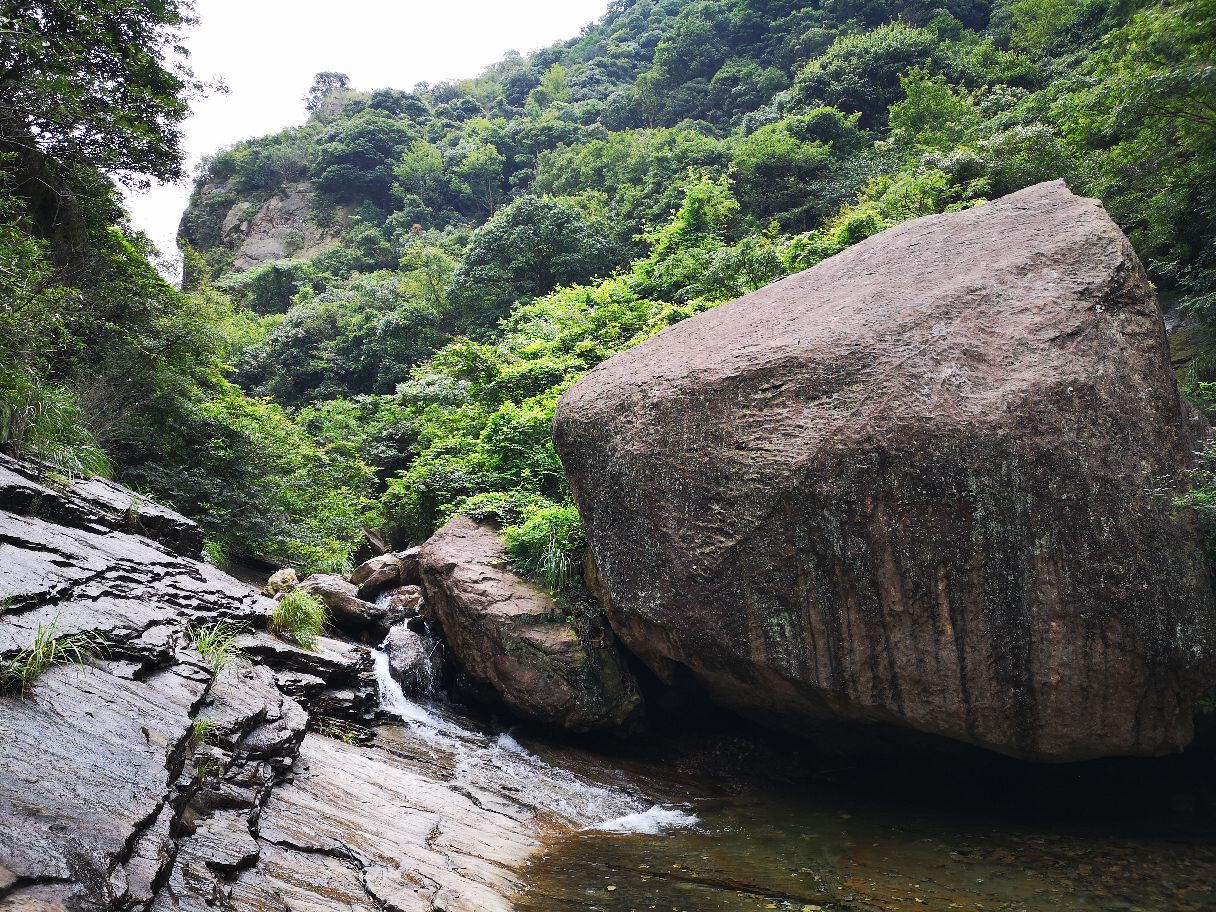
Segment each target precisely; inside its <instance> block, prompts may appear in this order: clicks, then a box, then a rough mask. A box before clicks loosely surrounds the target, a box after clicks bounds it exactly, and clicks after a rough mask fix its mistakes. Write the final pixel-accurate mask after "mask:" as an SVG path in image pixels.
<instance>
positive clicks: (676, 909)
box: [377, 653, 1216, 912]
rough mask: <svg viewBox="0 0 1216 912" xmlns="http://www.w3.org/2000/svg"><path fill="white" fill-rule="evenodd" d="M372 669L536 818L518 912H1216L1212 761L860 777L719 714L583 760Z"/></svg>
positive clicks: (910, 768)
mask: <svg viewBox="0 0 1216 912" xmlns="http://www.w3.org/2000/svg"><path fill="white" fill-rule="evenodd" d="M377 671H378V672H379V675H380V679H381V688H382V701H383V704H384V706H385V708H386V710H388V711H390V712H392V713H393V714H394V715H395V716H397V718H398V719H400V720H401V722H402V723H403V724H405V725H408V726H410V727H411V728H412V729H414V731H415V732H416V733H417V734H419V735H421V736H422V737H423V739H424V740H425V742H426V743H428V744H430V745H432V746H433V748H434V750H435V752H436V762H437V763H439V764H440V765H442V766H443V767H444V768H445V769H447V770H448V771H449V774H450V775H451V776H452V777H453V778H454V779H455V780H456V781H458V782H467V783H468V784H469V785H470V786H475V785H497V786H499V787H501V789H502V790H503V791H504V792H505V793H506V794H514V795H519V796H520V798H521V802H522V801H524V800H525V799H526V803H527V805H528V806H529V807H531V808H535V809H536V816H537V823H538V824H540V826H541V829H542V830H543V831H545V832H546V833H547V834H548V835H547V836H546V841H545V848H544V851H543V852H542V853H541V854H539V855H537V856H536V857H535V858H534V860H533V861H532V862H531V863H530V864H529V866H528V867H527V869H526V870H525V871H524V872H523V881H524V883H525V884H526V885H527V889H526V890H525V891H524V892H523V893H522V894H521V895H520V896H518V897H517V898H516V908H517V909H518V910H520V912H572V910H589V912H597V910H599V912H643V910H658V912H711V910H717V912H752V910H760V909H783V910H800V912H845V910H854V912H891V910H920V909H924V910H932V912H947V910H960V912H996V910H1000V912H1216V791H1214V789H1213V785H1212V782H1213V779H1216V776H1213V774H1212V770H1213V767H1216V759H1214V755H1216V751H1213V750H1211V749H1210V748H1209V749H1207V750H1206V751H1201V752H1200V753H1192V754H1191V755H1189V756H1187V757H1182V758H1169V759H1164V760H1157V761H1136V762H1123V763H1117V762H1106V763H1097V764H1084V765H1072V766H1057V767H1044V766H1030V765H1026V764H1018V763H1015V762H1013V761H1005V760H1001V759H999V758H993V757H990V756H989V755H982V754H976V755H965V756H963V757H961V758H960V757H951V758H950V759H944V758H942V759H940V760H926V759H923V758H922V759H920V760H919V762H912V761H911V760H910V761H909V762H907V763H892V762H891V759H890V758H889V757H888V758H887V759H886V760H884V761H882V762H880V763H868V764H862V763H861V762H860V761H856V760H847V759H846V760H841V759H839V758H836V759H832V758H828V757H825V756H823V755H821V754H817V753H816V752H815V751H813V750H812V749H810V748H809V747H807V746H806V745H804V744H802V743H801V742H799V741H796V740H793V739H782V738H780V737H777V736H774V735H771V734H766V733H763V732H758V731H754V730H751V729H747V728H745V727H740V726H738V725H736V724H733V723H731V722H730V721H729V720H726V719H721V718H718V719H715V720H713V723H712V724H705V723H703V724H701V725H699V726H697V727H695V728H688V729H687V730H672V729H671V727H668V728H667V730H665V731H664V734H663V735H661V736H658V735H656V736H652V737H651V738H650V739H644V740H642V741H641V742H634V743H631V744H628V745H624V744H618V745H607V746H606V747H604V746H602V748H603V749H600V750H596V749H591V748H588V747H586V746H577V745H571V744H563V743H557V742H553V741H551V740H549V739H546V738H532V737H527V736H525V735H524V734H523V733H521V732H518V731H512V732H509V733H508V732H503V731H495V730H494V729H493V727H492V726H489V727H487V726H484V725H482V724H481V723H478V722H475V721H472V720H470V719H468V718H466V717H464V716H463V715H461V714H460V713H459V712H453V711H452V710H453V709H454V707H452V706H451V705H450V704H444V703H442V702H439V703H434V702H429V701H418V700H416V699H414V698H411V697H410V696H408V695H406V694H405V693H403V692H402V691H401V688H400V687H399V686H398V685H397V684H396V683H395V682H394V681H393V679H392V677H391V675H390V674H389V671H388V665H387V660H386V658H385V656H384V655H383V653H379V654H377ZM910 756H915V755H910Z"/></svg>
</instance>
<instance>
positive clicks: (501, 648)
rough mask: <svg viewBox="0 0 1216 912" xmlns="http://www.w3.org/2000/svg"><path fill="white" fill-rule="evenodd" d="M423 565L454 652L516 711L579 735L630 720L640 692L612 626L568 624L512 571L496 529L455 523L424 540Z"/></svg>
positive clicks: (546, 599)
mask: <svg viewBox="0 0 1216 912" xmlns="http://www.w3.org/2000/svg"><path fill="white" fill-rule="evenodd" d="M421 570H422V579H423V584H424V587H425V589H426V597H427V604H428V606H429V607H430V609H431V610H432V611H434V613H435V614H436V615H437V617H438V618H439V621H440V623H441V624H442V626H443V631H444V634H445V635H446V637H447V642H448V645H449V647H450V648H451V651H452V655H453V657H454V658H455V659H456V661H457V662H459V663H460V665H461V666H462V667H463V668H464V670H465V671H466V672H467V673H468V674H469V675H470V676H471V677H472V678H473V679H474V680H475V681H477V682H478V683H481V684H485V685H488V686H490V687H492V688H494V690H495V691H496V692H497V693H498V695H499V696H500V697H501V698H502V700H503V702H504V703H506V704H507V706H509V707H510V708H511V709H513V710H514V711H515V712H517V713H518V714H519V715H521V716H523V717H524V718H526V719H530V720H533V721H536V722H541V723H544V724H546V725H553V726H559V727H562V728H565V729H568V730H570V731H576V732H586V731H593V730H603V729H621V728H623V727H628V726H630V725H632V724H634V723H635V722H636V720H637V718H638V716H639V714H640V712H641V702H642V701H641V695H640V693H639V691H638V687H637V682H636V681H635V680H634V678H633V675H632V674H631V673H630V672H629V670H628V668H627V667H626V665H625V660H624V657H623V656H622V654H621V652H620V649H619V647H618V646H617V643H616V640H615V638H614V637H613V636H612V632H611V631H610V630H608V629H607V626H606V625H605V624H603V623H602V622H601V621H600V619H599V618H590V619H586V620H585V621H582V622H580V623H578V624H575V623H570V622H567V620H566V619H565V617H564V612H563V611H561V610H560V609H558V607H557V605H555V604H554V602H553V599H552V598H550V597H549V595H548V594H546V593H545V592H544V591H543V590H542V589H541V588H540V587H538V586H536V585H534V584H532V583H529V582H528V581H526V580H524V579H522V578H520V577H519V576H518V575H516V574H515V573H514V572H513V571H512V570H511V569H510V567H509V566H508V565H507V562H506V555H505V552H504V549H503V544H502V540H501V538H500V537H499V536H498V533H496V532H495V531H494V530H492V529H489V528H487V527H485V526H480V525H478V524H477V523H475V522H473V521H472V520H470V519H467V518H465V517H457V518H456V519H453V520H452V521H451V522H449V523H448V524H447V525H446V526H444V527H443V528H442V529H440V530H439V531H438V532H436V533H435V535H434V536H433V537H432V538H431V539H430V541H428V542H427V543H426V544H425V545H424V546H423V549H422V556H421Z"/></svg>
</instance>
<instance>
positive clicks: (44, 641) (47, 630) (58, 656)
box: [0, 615, 99, 694]
mask: <svg viewBox="0 0 1216 912" xmlns="http://www.w3.org/2000/svg"><path fill="white" fill-rule="evenodd" d="M98 651H99V643H98V640H97V639H96V637H94V636H93V635H91V634H88V633H73V634H70V635H68V636H60V635H59V615H55V617H54V618H53V619H52V620H51V622H50V624H46V625H43V624H39V625H38V631H37V633H36V634H35V635H34V642H33V643H32V644H31V645H29V646H27V647H26V648H25V649H23V650H21V651H20V652H19V653H17V655H16V656H15V657H14V658H12V659H10V660H9V661H8V662H7V663H5V664H4V665H3V666H0V690H19V691H20V692H21V693H22V694H24V693H25V692H26V690H28V689H29V687H30V685H31V684H33V683H34V682H35V681H36V680H38V678H39V677H41V676H42V674H43V673H44V672H45V671H46V670H47V669H48V668H51V667H52V666H55V665H82V664H84V663H85V662H89V661H91V660H92V659H94V658H96V656H97V653H98Z"/></svg>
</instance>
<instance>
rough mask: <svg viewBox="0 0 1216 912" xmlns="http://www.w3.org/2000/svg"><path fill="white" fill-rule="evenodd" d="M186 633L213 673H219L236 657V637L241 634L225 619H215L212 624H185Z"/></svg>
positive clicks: (237, 653) (239, 652) (238, 653)
mask: <svg viewBox="0 0 1216 912" xmlns="http://www.w3.org/2000/svg"><path fill="white" fill-rule="evenodd" d="M186 635H187V636H188V637H190V642H191V644H193V646H194V648H195V649H197V650H198V651H199V654H200V655H201V656H202V657H203V658H204V659H206V660H207V662H208V663H209V664H210V665H211V671H212V673H213V674H219V673H220V669H222V668H223V667H224V666H225V665H227V664H228V661H229V660H230V659H233V658H236V657H238V656H239V655H240V654H241V651H240V650H239V649H237V648H236V638H237V637H238V636H240V635H241V628H240V627H237V626H236V625H235V624H230V623H228V622H227V621H217V622H216V623H214V624H206V625H200V626H195V625H194V624H187V625H186Z"/></svg>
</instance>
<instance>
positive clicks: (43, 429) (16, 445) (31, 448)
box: [0, 371, 113, 477]
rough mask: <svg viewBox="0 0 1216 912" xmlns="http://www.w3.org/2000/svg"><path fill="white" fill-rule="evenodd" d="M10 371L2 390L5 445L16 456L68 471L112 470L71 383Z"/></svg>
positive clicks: (0, 429) (0, 430)
mask: <svg viewBox="0 0 1216 912" xmlns="http://www.w3.org/2000/svg"><path fill="white" fill-rule="evenodd" d="M19 373H20V372H15V371H9V372H5V374H4V377H3V379H4V380H5V381H6V383H5V386H6V387H7V388H3V389H0V444H4V445H5V446H6V448H7V449H8V450H9V451H10V452H11V453H12V454H13V455H14V456H15V457H17V458H21V457H22V456H32V457H35V458H37V459H40V460H42V461H43V462H46V463H49V464H50V465H51V466H53V467H54V468H56V469H58V470H59V471H61V472H64V473H66V474H68V475H102V476H106V477H109V475H110V474H111V472H112V471H113V467H112V466H111V465H110V460H109V457H107V456H106V454H105V452H104V451H103V450H102V449H101V447H100V446H98V444H97V441H96V440H94V439H93V435H92V434H91V433H90V432H89V430H88V428H87V427H86V426H85V424H84V420H83V418H82V417H81V414H80V408H79V406H78V405H77V403H76V397H75V395H73V393H72V391H71V390H69V389H68V388H67V387H66V386H60V385H57V384H53V383H45V382H43V381H42V380H40V379H38V378H36V377H28V376H24V375H22V376H21V377H20V382H14V383H11V384H9V383H8V382H7V381H9V380H11V379H13V378H15V377H17V375H18V374H19Z"/></svg>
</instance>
